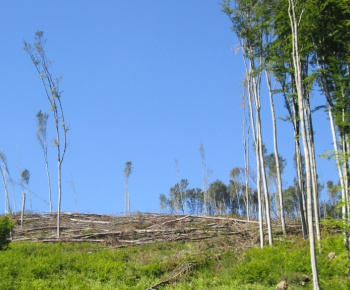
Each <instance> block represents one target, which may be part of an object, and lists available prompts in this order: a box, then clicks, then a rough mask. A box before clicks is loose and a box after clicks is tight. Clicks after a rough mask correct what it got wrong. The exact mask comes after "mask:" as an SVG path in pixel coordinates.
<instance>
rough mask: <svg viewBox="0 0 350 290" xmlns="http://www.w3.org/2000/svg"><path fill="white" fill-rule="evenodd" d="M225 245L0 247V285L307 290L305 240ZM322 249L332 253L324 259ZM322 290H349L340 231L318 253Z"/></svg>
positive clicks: (19, 244) (309, 284) (308, 270)
mask: <svg viewBox="0 0 350 290" xmlns="http://www.w3.org/2000/svg"><path fill="white" fill-rule="evenodd" d="M232 249H234V245H228V244H227V242H222V241H221V242H220V241H207V242H196V243H175V242H172V243H160V244H150V245H146V246H135V247H127V248H123V249H111V248H103V247H101V246H100V245H95V244H90V243H79V244H72V243H56V244H44V243H26V242H14V243H11V244H10V246H9V248H8V249H7V250H6V251H0V289H147V288H148V287H151V286H153V285H155V284H157V283H158V282H160V281H165V280H167V279H170V278H172V277H174V276H177V279H171V281H169V283H165V284H163V285H162V286H161V287H160V288H161V289H275V287H276V285H277V284H278V283H279V282H281V280H283V279H284V280H286V281H287V283H288V286H289V288H288V289H311V288H312V281H310V280H309V279H308V278H311V277H310V275H311V267H310V265H309V264H310V263H309V261H310V259H309V255H308V241H300V239H294V240H288V241H284V242H276V246H275V247H265V248H264V249H250V250H247V251H245V252H242V253H235V252H234V250H232ZM330 252H335V253H336V257H335V258H334V259H332V260H330V259H329V258H328V254H329V253H330ZM318 268H319V276H320V286H321V287H322V289H350V281H349V279H348V278H347V276H346V257H345V253H344V249H343V242H342V236H341V235H335V236H329V237H325V238H324V239H323V242H322V252H321V253H319V254H318Z"/></svg>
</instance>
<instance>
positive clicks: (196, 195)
mask: <svg viewBox="0 0 350 290" xmlns="http://www.w3.org/2000/svg"><path fill="white" fill-rule="evenodd" d="M271 157H273V154H271V155H270V158H271ZM244 172H245V169H244V168H237V167H236V168H234V169H232V170H231V172H230V180H229V184H225V183H224V182H222V181H221V180H216V181H214V182H212V183H210V184H209V188H208V191H207V194H208V197H209V198H208V199H209V203H208V204H207V207H208V208H205V207H204V192H203V190H202V189H201V188H198V187H197V188H190V187H189V185H190V184H189V181H188V180H187V179H181V180H180V182H178V183H176V184H175V185H174V186H172V187H170V189H169V193H168V194H167V195H166V194H160V196H159V201H160V207H161V209H162V210H164V211H165V212H168V213H172V214H191V215H204V214H206V213H208V214H209V215H225V214H230V215H235V216H246V217H247V215H248V214H249V218H258V216H259V211H258V206H259V202H258V192H257V189H256V187H251V186H248V187H246V184H245V181H244ZM304 175H305V174H304ZM250 176H251V179H252V180H254V178H255V173H254V172H251V173H250ZM268 176H269V184H270V192H271V193H272V194H271V195H270V206H271V208H270V209H271V212H272V213H273V217H274V218H278V212H279V211H280V209H279V195H278V192H277V191H276V175H275V173H274V171H273V168H271V169H270V171H269V175H268ZM294 182H295V183H296V182H297V181H296V179H295V180H294ZM304 182H305V181H304ZM252 183H253V184H254V181H253V182H252ZM323 188H324V185H321V184H319V190H322V189H323ZM247 192H248V194H247ZM327 193H328V200H324V201H323V202H321V204H320V216H321V217H322V218H329V217H332V218H335V219H340V218H341V209H340V207H339V206H337V203H338V202H339V200H340V199H341V195H340V187H339V185H335V184H334V183H333V181H328V182H327ZM282 194H283V201H284V215H285V217H287V218H289V219H291V220H292V219H293V220H294V219H300V215H301V212H300V206H299V200H298V188H297V185H291V186H289V187H288V188H286V189H284V190H283V191H282ZM262 202H263V203H265V202H264V199H263V200H262Z"/></svg>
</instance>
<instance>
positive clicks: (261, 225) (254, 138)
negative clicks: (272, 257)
mask: <svg viewBox="0 0 350 290" xmlns="http://www.w3.org/2000/svg"><path fill="white" fill-rule="evenodd" d="M244 63H246V62H245V60H244ZM246 71H247V77H246V78H247V87H248V104H249V112H250V119H251V124H252V132H253V140H254V149H255V156H256V167H257V182H256V184H257V192H258V216H259V232H260V247H261V248H263V247H264V229H263V214H262V197H261V187H260V179H261V177H260V175H261V171H260V168H261V164H260V158H259V156H260V154H259V148H260V147H259V145H258V139H257V133H256V129H255V126H256V125H255V122H254V113H253V106H252V102H253V100H252V85H251V79H250V76H249V75H248V74H249V72H248V70H247V66H246Z"/></svg>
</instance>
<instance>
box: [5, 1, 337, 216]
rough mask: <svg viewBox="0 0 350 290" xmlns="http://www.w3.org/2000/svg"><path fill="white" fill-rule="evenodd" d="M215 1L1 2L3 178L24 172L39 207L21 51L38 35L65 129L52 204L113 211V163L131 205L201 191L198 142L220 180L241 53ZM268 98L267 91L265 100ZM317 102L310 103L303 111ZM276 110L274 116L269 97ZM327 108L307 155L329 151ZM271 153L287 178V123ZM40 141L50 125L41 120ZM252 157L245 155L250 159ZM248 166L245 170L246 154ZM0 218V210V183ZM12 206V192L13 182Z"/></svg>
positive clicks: (148, 207)
mask: <svg viewBox="0 0 350 290" xmlns="http://www.w3.org/2000/svg"><path fill="white" fill-rule="evenodd" d="M220 8H221V7H220V5H219V4H218V1H217V0H215V1H212V0H210V1H209V0H208V1H188V0H187V1H183V0H177V1H159V0H157V1H156V0H151V1H141V0H136V1H111V0H108V1H86V0H84V1H82V0H75V1H39V0H32V1H18V0H13V1H3V2H2V3H1V4H0V22H1V23H0V35H1V37H2V45H1V46H0V136H1V138H0V149H1V150H2V151H3V152H4V153H5V155H6V157H7V161H8V165H9V168H10V172H11V175H12V178H13V180H18V179H19V172H20V170H23V169H28V170H29V171H30V173H31V178H30V183H29V184H30V188H31V190H32V191H33V192H35V194H36V195H38V196H40V198H38V197H36V196H35V195H32V204H33V210H35V211H38V212H44V211H47V210H48V205H47V204H46V203H45V202H43V200H42V199H44V200H48V197H47V196H48V193H47V180H46V175H45V164H44V159H43V155H42V151H41V148H40V146H39V143H38V142H37V140H36V137H35V132H36V129H37V128H36V119H35V115H36V113H37V112H38V111H39V110H42V111H44V112H49V103H48V101H47V99H46V96H45V94H44V90H43V87H42V85H41V82H40V79H39V78H38V76H37V73H36V70H35V68H34V66H33V64H32V63H31V61H30V59H29V56H28V55H27V54H26V52H25V51H24V50H23V40H26V41H28V42H33V37H34V34H35V32H36V31H38V30H43V31H44V36H45V38H46V39H47V45H46V53H47V55H48V56H49V58H50V59H51V60H53V61H54V63H53V65H52V68H51V70H52V72H53V74H54V75H55V76H56V77H58V76H62V77H63V80H62V82H61V89H62V90H63V91H64V93H63V96H62V102H63V106H64V111H65V117H66V120H67V123H68V125H69V127H70V128H71V131H69V135H68V138H69V147H68V149H67V154H66V159H65V161H64V163H63V199H62V210H64V211H74V210H75V207H74V196H73V190H72V188H71V187H70V185H69V181H71V180H72V178H73V179H74V182H75V185H76V193H77V202H78V210H79V211H80V212H90V213H105V214H119V213H121V212H123V187H124V177H123V168H124V165H125V162H126V161H132V163H133V166H134V170H133V172H132V174H131V176H130V180H129V192H130V198H131V209H132V211H137V210H138V211H141V212H145V211H152V212H155V211H160V209H159V195H160V194H161V193H164V194H167V193H168V191H169V188H170V187H171V186H173V185H174V184H175V183H176V182H177V177H176V169H175V165H174V164H175V162H174V160H175V159H177V160H178V164H179V173H180V178H186V179H188V181H189V183H190V184H189V187H190V188H192V187H202V183H201V159H200V154H199V150H198V149H199V146H200V142H202V143H203V145H204V148H205V155H206V163H207V166H208V167H209V168H210V169H211V170H212V174H211V178H210V181H215V180H216V179H220V180H222V181H223V182H225V183H228V181H229V172H230V170H231V169H232V168H234V167H242V166H243V164H244V162H243V151H242V133H241V131H242V130H241V124H242V109H241V108H240V106H239V104H240V95H241V92H242V89H241V82H242V78H243V74H244V68H243V64H242V57H241V55H240V54H238V55H236V54H235V52H234V46H235V45H236V44H237V43H238V41H237V39H236V38H235V35H234V33H233V32H231V31H230V26H231V24H230V20H229V19H228V17H227V16H226V15H225V14H224V13H222V12H221V11H220ZM265 98H267V95H265ZM320 103H323V97H320V96H318V94H317V92H315V97H314V98H313V99H312V104H313V106H316V105H318V104H320ZM263 106H264V108H263V125H264V128H263V133H264V137H265V141H264V142H265V143H266V145H267V147H268V150H269V152H270V151H272V148H273V147H272V130H271V116H270V113H269V103H268V102H263ZM276 106H277V115H278V116H280V117H284V116H285V115H286V111H285V110H284V108H283V105H282V101H281V100H279V98H278V97H276ZM326 117H327V116H326V113H324V112H322V111H319V112H316V113H315V117H314V118H315V119H314V122H315V131H316V135H315V138H316V142H317V144H316V153H317V154H318V155H319V154H322V153H323V152H324V151H325V150H327V149H332V145H331V134H330V129H329V124H328V122H327V119H326ZM278 131H279V132H280V135H279V142H280V154H281V155H283V157H284V158H286V159H287V162H288V165H287V166H288V168H287V169H286V171H285V174H284V176H283V178H284V184H285V186H288V185H290V184H291V182H292V179H293V177H294V175H295V174H294V168H293V163H292V157H293V154H294V151H293V150H294V147H293V146H294V145H293V140H292V127H291V125H290V124H288V123H286V122H282V121H278ZM48 135H49V139H52V138H53V137H54V135H53V120H52V118H50V119H49V128H48ZM49 154H50V156H49V158H50V160H49V162H50V166H51V167H50V168H51V175H52V182H53V195H54V197H53V201H54V203H53V205H54V208H55V209H56V208H57V202H56V200H57V186H56V185H57V182H56V160H55V152H54V148H50V152H49ZM252 157H253V156H252ZM318 165H319V177H320V182H321V183H322V182H324V183H326V182H327V180H329V179H333V180H336V171H335V165H334V163H333V162H330V161H327V160H320V159H318ZM251 166H252V167H253V168H255V165H254V158H252V162H251ZM0 188H1V191H0V192H2V193H1V194H0V213H3V212H4V206H3V205H4V194H3V187H2V186H1V187H0ZM14 189H15V196H16V203H17V210H18V209H19V204H20V200H21V190H20V188H19V187H18V186H15V188H14Z"/></svg>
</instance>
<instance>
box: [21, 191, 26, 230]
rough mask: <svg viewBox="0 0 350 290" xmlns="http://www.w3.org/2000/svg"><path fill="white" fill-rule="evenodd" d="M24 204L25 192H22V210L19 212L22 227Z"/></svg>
mask: <svg viewBox="0 0 350 290" xmlns="http://www.w3.org/2000/svg"><path fill="white" fill-rule="evenodd" d="M25 204H26V193H25V192H23V194H22V212H21V227H23V217H24V209H25Z"/></svg>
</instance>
